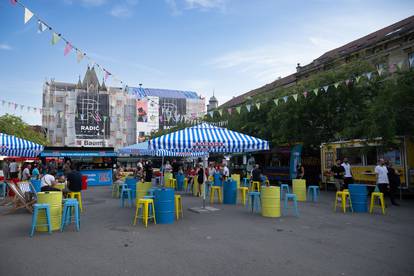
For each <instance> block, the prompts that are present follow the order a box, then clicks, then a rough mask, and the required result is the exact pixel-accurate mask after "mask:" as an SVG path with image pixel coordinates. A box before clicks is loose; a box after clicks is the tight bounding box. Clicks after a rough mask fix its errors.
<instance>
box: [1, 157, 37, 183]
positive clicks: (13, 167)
mask: <svg viewBox="0 0 414 276" xmlns="http://www.w3.org/2000/svg"><path fill="white" fill-rule="evenodd" d="M2 171H3V176H4V179H19V180H22V181H27V180H30V179H39V177H40V170H39V164H38V163H37V162H35V163H33V164H31V163H24V164H23V165H22V166H20V165H19V164H18V163H17V162H16V160H15V159H12V160H11V161H9V160H6V161H5V162H3V167H2Z"/></svg>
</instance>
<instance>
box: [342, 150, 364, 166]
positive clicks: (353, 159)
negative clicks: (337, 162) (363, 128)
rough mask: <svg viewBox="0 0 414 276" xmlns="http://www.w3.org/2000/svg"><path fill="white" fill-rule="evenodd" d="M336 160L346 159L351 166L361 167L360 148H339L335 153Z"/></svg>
mask: <svg viewBox="0 0 414 276" xmlns="http://www.w3.org/2000/svg"><path fill="white" fill-rule="evenodd" d="M336 156H337V158H339V159H341V160H343V159H344V158H348V161H349V163H350V164H351V165H358V166H361V165H362V148H340V149H337V151H336Z"/></svg>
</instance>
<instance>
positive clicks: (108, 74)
mask: <svg viewBox="0 0 414 276" xmlns="http://www.w3.org/2000/svg"><path fill="white" fill-rule="evenodd" d="M104 71H105V81H106V80H108V77H109V76H110V75H111V73H109V72H108V71H106V70H105V69H104Z"/></svg>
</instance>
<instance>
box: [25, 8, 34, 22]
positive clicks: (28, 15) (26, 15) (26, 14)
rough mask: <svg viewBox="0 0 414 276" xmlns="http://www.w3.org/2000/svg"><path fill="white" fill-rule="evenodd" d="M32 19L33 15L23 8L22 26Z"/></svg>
mask: <svg viewBox="0 0 414 276" xmlns="http://www.w3.org/2000/svg"><path fill="white" fill-rule="evenodd" d="M32 17H33V13H32V12H31V11H30V10H29V9H28V8H24V24H26V23H27V22H29V20H30V19H31V18H32Z"/></svg>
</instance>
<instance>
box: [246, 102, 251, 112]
mask: <svg viewBox="0 0 414 276" xmlns="http://www.w3.org/2000/svg"><path fill="white" fill-rule="evenodd" d="M251 107H252V106H251V105H250V104H248V105H246V108H247V111H248V112H250V108H251Z"/></svg>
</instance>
